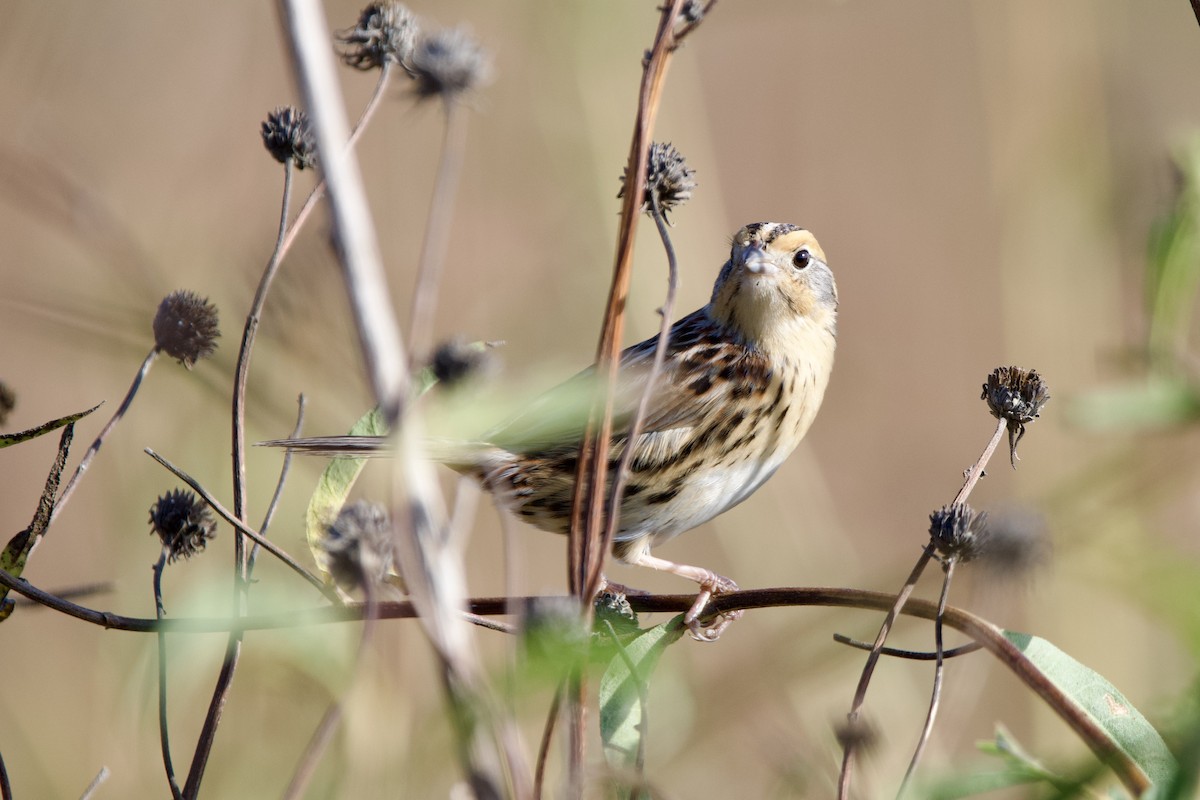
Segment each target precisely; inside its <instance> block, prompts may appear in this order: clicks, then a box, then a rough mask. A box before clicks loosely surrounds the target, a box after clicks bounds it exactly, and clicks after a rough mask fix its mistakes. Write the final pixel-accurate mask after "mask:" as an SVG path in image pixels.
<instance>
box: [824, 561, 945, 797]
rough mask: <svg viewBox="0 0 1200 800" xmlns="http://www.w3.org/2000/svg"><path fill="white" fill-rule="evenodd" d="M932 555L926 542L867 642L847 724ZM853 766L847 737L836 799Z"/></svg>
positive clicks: (854, 716)
mask: <svg viewBox="0 0 1200 800" xmlns="http://www.w3.org/2000/svg"><path fill="white" fill-rule="evenodd" d="M932 557H933V543H932V542H930V543H929V544H928V545H926V546H925V549H924V550H923V551H922V552H921V557H920V558H918V559H917V563H916V564H915V565H914V566H913V569H912V572H910V573H909V575H908V578H907V579H906V580H905V581H904V586H903V587H901V589H900V592H899V594H897V595H896V597H895V599H894V601H893V603H892V607H891V608H890V609H889V610H888V613H887V616H886V617H885V618H884V620H883V624H882V625H881V626H879V633H878V634H877V635H876V636H875V642H874V644H872V645H871V653H870V655H868V656H867V663H866V664H864V665H863V671H862V675H860V676H859V679H858V687H857V688H856V689H855V690H854V700H853V701H852V702H851V704H850V713H849V714H847V715H846V718H847V720H848V721H849V722H850V724H852V725H853V724H854V723H856V722H857V721H858V715H859V712H860V711H861V709H862V705H863V702H864V701H865V700H866V698H867V687H868V686H870V684H871V676H872V675H874V674H875V665H876V664H878V663H879V656H880V653H881V652H882V649H883V643H884V642H885V641H887V637H888V634H889V633H890V632H891V630H892V625H894V624H895V623H896V618H897V617H898V616H900V614H901V613H902V612H904V611H905V610H906V609H905V604H906V603H907V602H908V598H909V596H910V595H912V593H913V589H915V588H917V581H918V580H919V579H920V577H921V573H922V572H924V571H925V565H926V564H928V563H929V560H930V559H931V558H932ZM853 765H854V744H853V742H852V741H850V740H847V742H846V744H845V746H844V748H843V753H842V769H841V773H840V774H839V775H838V800H847V798H848V797H849V796H850V774H851V772H852V771H853Z"/></svg>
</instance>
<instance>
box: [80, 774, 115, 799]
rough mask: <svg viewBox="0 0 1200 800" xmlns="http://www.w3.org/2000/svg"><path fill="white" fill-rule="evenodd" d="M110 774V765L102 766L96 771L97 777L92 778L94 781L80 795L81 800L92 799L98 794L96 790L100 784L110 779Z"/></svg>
mask: <svg viewBox="0 0 1200 800" xmlns="http://www.w3.org/2000/svg"><path fill="white" fill-rule="evenodd" d="M109 774H110V773H109V771H108V767H101V768H100V771H99V772H97V773H96V777H94V778H92V782H91V783H89V784H88V785H87V788H86V789H84V790H83V794H81V795H79V800H91V799H92V796H93V795H94V794H96V790H97V789H99V788H100V784H102V783H104V782H105V781H106V780H108V776H109Z"/></svg>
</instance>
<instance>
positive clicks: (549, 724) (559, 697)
mask: <svg viewBox="0 0 1200 800" xmlns="http://www.w3.org/2000/svg"><path fill="white" fill-rule="evenodd" d="M566 688H567V685H566V682H563V683H560V684H559V685H558V688H557V689H555V690H554V699H553V700H551V701H550V711H549V712H547V714H546V724H545V725H544V726H543V727H542V741H541V743H540V744H539V745H538V754H537V765H536V766H535V767H534V771H533V800H542V787H543V786H544V785H545V783H546V761H547V760H548V759H549V758H550V743H551V742H552V741H553V740H554V724H555V723H556V722H557V721H558V712H559V710H560V709H561V708H562V701H563V693H564V692H565V691H566Z"/></svg>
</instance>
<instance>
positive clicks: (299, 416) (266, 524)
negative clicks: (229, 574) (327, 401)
mask: <svg viewBox="0 0 1200 800" xmlns="http://www.w3.org/2000/svg"><path fill="white" fill-rule="evenodd" d="M304 408H305V400H304V395H303V394H301V395H300V396H299V397H297V398H296V425H295V426H294V427H293V428H292V434H291V438H292V439H295V438H297V437H299V436H300V431H301V429H303V428H304ZM292 455H293V454H292V452H291V451H290V450H289V451H287V452H285V453H284V455H283V464H282V466H280V468H279V480H277V481H276V482H275V493H274V494H272V495H271V502H270V503H268V504H267V513H265V514H263V521H262V525H261V526H260V527H259V532H260V533H261V534H262V535H263V536H264V537H265V536H266V535H267V529H268V528H270V527H271V521H272V520H273V519H275V510H276V509H277V508H279V500H280V499H281V498H282V497H283V486H284V484H285V483H287V477H288V472H289V471H290V470H291V468H292ZM261 547H262V545H260V544H259V543H258V542H255V543H254V547H253V548H251V550H250V559H249V562H248V563H247V564H246V579H247V580H249V579H250V577H251V576H252V575H253V574H254V563H255V562H256V561H257V560H258V551H259V549H260V548H261Z"/></svg>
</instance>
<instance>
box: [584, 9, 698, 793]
mask: <svg viewBox="0 0 1200 800" xmlns="http://www.w3.org/2000/svg"><path fill="white" fill-rule="evenodd" d="M682 8H683V0H671V2H670V3H668V4H666V5H664V6H663V9H662V14H661V16H660V17H659V23H658V30H657V32H656V33H655V36H654V44H653V46H652V47H651V49H650V54H649V57H648V58H647V59H646V63H645V67H644V68H643V70H642V82H641V87H640V89H639V91H638V105H637V118H636V121H635V122H634V128H633V138H632V141H631V142H630V145H629V158H628V161H627V163H626V172H625V174H626V175H627V176H629V178H628V184H627V186H626V192H625V195H624V200H623V202H622V204H621V221H620V223H619V224H618V227H617V252H616V258H615V263H614V266H613V278H612V285H611V288H610V289H609V295H608V303H607V305H606V307H605V311H604V324H603V328H602V329H601V334H600V343H599V345H598V347H597V350H596V376H597V377H598V378H599V379H600V380H601V381H603V385H604V389H603V396H602V397H601V398H599V402H598V403H597V404H596V405H594V406H593V409H592V414H591V416H590V418H589V420H588V425H587V428H586V430H585V432H584V435H583V440H582V442H580V448H579V468H578V471H577V473H576V476H575V488H574V491H573V492H572V497H571V524H570V527H569V529H568V546H567V558H568V570H567V574H568V585H569V587H570V589H571V592H572V594H574V595H575V596H576V597H578V598H579V599H580V603H581V605H582V607H583V610H584V621H583V622H584V624H585V625H590V620H591V614H592V605H591V602H590V601H591V598H592V597H593V596H594V595H595V594H596V591H597V589H599V587H600V577H601V573H602V571H603V568H604V558H605V555H606V553H607V552H608V548H609V545H610V544H611V542H609V541H607V539H608V537H607V536H606V535H605V531H604V530H603V529H602V527H601V520H602V517H603V512H604V504H605V499H606V498H605V495H606V492H605V486H606V485H607V481H606V479H607V474H608V450H609V445H610V439H611V437H612V428H613V420H612V417H613V390H614V388H615V387H616V383H617V369H618V366H619V363H620V351H621V342H622V335H623V333H624V329H625V304H626V300H627V298H628V295H629V282H630V277H631V275H632V273H633V245H634V238H635V235H636V233H637V223H638V217H639V216H640V211H641V205H642V199H643V197H644V194H645V191H646V160H647V155H648V153H649V150H650V143H651V139H652V137H653V132H654V121H655V119H656V118H657V116H658V109H659V101H660V98H661V96H662V89H663V83H664V81H665V80H666V72H667V66H668V64H669V63H670V60H671V53H672V52H673V51H674V49H675V46H676V44H677V42H676V38H675V34H674V31H675V26H676V22H677V20H678V19H679V15H680V11H681V10H682ZM585 694H586V684H585V682H584V681H583V680H579V681H577V682H574V683H573V684H572V685H571V687H570V689H569V694H568V697H567V700H568V710H569V715H568V716H569V718H570V730H569V738H570V742H569V757H568V786H567V796H568V797H582V795H583V763H584V755H585V754H584V746H585V745H584V742H585V734H584V730H585V726H586V719H585V716H584V708H585Z"/></svg>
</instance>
